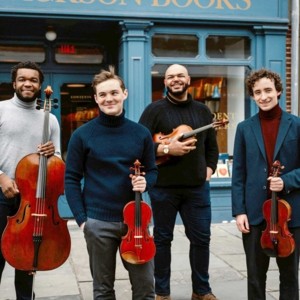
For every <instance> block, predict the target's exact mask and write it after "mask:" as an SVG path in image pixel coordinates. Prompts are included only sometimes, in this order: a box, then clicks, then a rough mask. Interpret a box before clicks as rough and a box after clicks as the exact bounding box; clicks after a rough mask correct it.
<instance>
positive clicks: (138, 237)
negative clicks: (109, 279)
mask: <svg viewBox="0 0 300 300" xmlns="http://www.w3.org/2000/svg"><path fill="white" fill-rule="evenodd" d="M130 169H131V170H134V172H135V175H136V176H140V175H145V173H142V172H141V171H140V169H141V163H140V162H139V161H138V160H136V161H135V162H134V166H133V167H131V168H130ZM123 215H124V223H125V224H127V226H128V231H127V234H126V235H125V236H123V237H122V241H121V245H120V254H121V256H122V258H123V259H124V260H125V261H127V262H129V263H131V264H143V263H146V262H148V261H149V260H151V259H152V258H153V257H154V255H155V252H156V248H155V244H154V240H153V237H152V236H150V235H149V232H148V224H149V223H150V220H151V217H152V211H151V208H150V206H149V205H148V204H147V203H146V202H144V201H143V200H142V198H141V193H140V192H135V200H134V201H130V202H128V203H127V204H126V205H125V207H124V210H123Z"/></svg>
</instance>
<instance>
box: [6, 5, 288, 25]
mask: <svg viewBox="0 0 300 300" xmlns="http://www.w3.org/2000/svg"><path fill="white" fill-rule="evenodd" d="M287 1H288V0H263V1H262V0H1V7H0V13H1V12H15V13H20V12H24V13H31V12H32V13H40V14H46V15H49V14H51V15H52V14H53V15H54V14H57V15H60V14H63V15H76V14H80V15H90V16H95V15H96V16H106V17H108V16H110V17H118V18H122V17H124V16H126V17H127V18H130V17H139V18H141V17H143V18H155V19H157V18H168V19H174V18H176V19H186V18H187V17H188V18H189V19H190V20H191V19H198V20H199V19H203V20H209V19H213V20H216V19H221V20H222V19H225V20H230V21H241V20H243V21H246V20H252V21H262V20H263V21H264V22H267V21H268V22H270V23H275V22H277V23H278V22H280V21H281V20H282V22H286V21H287V18H288V11H287V7H288V5H287Z"/></svg>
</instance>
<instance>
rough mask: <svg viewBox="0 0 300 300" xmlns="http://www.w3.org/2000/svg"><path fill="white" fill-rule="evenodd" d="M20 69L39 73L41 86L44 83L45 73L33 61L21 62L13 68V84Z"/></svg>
mask: <svg viewBox="0 0 300 300" xmlns="http://www.w3.org/2000/svg"><path fill="white" fill-rule="evenodd" d="M19 69H32V70H36V71H38V72H39V79H40V84H42V83H43V82H44V73H43V71H42V69H41V68H40V66H38V65H37V64H36V63H35V62H32V61H25V62H20V63H18V64H17V65H15V66H13V67H12V68H11V81H12V82H15V81H16V78H17V72H18V70H19Z"/></svg>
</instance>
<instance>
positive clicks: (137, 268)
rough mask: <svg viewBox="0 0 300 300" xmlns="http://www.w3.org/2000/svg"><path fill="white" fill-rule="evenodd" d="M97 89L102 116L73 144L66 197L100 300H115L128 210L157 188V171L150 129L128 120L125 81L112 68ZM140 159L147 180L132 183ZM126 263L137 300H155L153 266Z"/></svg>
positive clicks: (96, 79) (74, 137) (95, 82)
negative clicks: (141, 194) (136, 199)
mask: <svg viewBox="0 0 300 300" xmlns="http://www.w3.org/2000/svg"><path fill="white" fill-rule="evenodd" d="M92 86H93V89H94V93H95V95H94V97H95V101H96V102H97V104H98V106H99V108H100V115H99V117H97V118H95V119H93V120H92V121H90V122H88V123H86V124H84V125H83V126H81V127H79V128H78V129H77V130H76V131H75V132H74V133H73V135H72V137H71V139H70V142H69V146H68V153H67V161H66V176H65V192H66V196H67V200H68V203H69V205H70V208H71V210H72V212H73V214H74V218H75V220H76V222H77V223H78V225H79V226H80V228H82V229H83V232H84V236H85V239H86V243H87V249H88V253H89V258H90V269H91V273H92V277H93V293H94V299H106V300H114V299H115V291H114V280H115V268H116V253H117V250H118V248H119V246H120V243H121V239H122V236H124V235H125V234H126V232H127V226H126V225H125V224H124V223H123V208H124V206H125V205H126V204H127V203H128V202H130V201H132V200H134V194H135V192H144V191H145V190H146V189H148V188H149V187H151V186H152V185H154V183H155V181H156V177H157V168H156V165H155V156H154V149H153V143H152V137H151V134H150V132H149V130H148V129H147V128H145V127H144V126H142V125H140V124H137V123H135V122H133V121H130V120H129V119H127V118H125V116H124V114H125V112H124V109H123V104H124V101H125V100H126V98H127V96H128V91H127V89H126V88H125V85H124V83H123V80H122V79H121V78H120V77H119V76H117V75H115V74H114V70H113V69H112V68H110V70H109V71H102V72H101V73H99V74H97V75H96V76H95V77H94V80H93V83H92ZM136 159H138V160H139V161H140V163H141V164H142V166H144V168H143V171H144V172H145V173H146V175H145V177H144V176H135V175H134V176H131V179H130V173H131V172H130V167H131V166H133V163H134V162H135V160H136ZM82 179H84V184H83V188H81V181H82ZM123 264H124V267H125V268H126V269H127V270H128V272H129V278H130V282H131V284H132V294H133V299H134V300H150V299H151V300H152V299H154V277H153V261H152V260H151V261H150V262H147V263H144V264H130V263H128V262H126V261H123Z"/></svg>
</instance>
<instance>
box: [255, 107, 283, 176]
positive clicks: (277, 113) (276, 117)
mask: <svg viewBox="0 0 300 300" xmlns="http://www.w3.org/2000/svg"><path fill="white" fill-rule="evenodd" d="M281 115H282V110H281V108H280V107H279V104H277V105H276V106H275V107H273V108H272V109H271V110H269V111H263V110H259V118H260V123H261V130H262V135H263V139H264V144H265V150H266V155H267V160H268V166H269V170H271V167H272V164H273V155H274V150H275V144H276V139H277V135H278V130H279V123H280V119H281Z"/></svg>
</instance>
